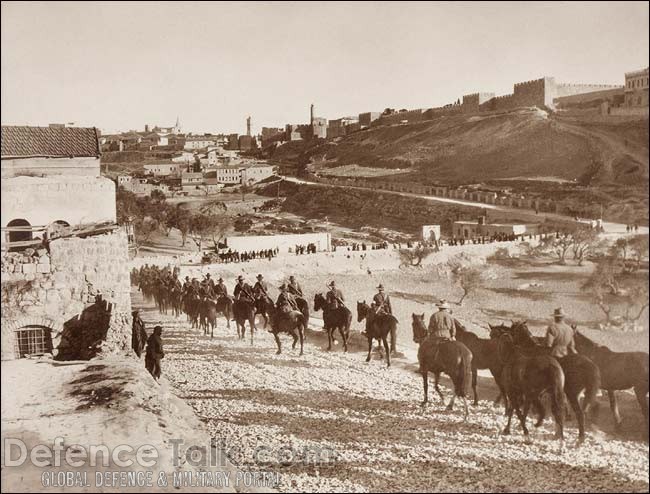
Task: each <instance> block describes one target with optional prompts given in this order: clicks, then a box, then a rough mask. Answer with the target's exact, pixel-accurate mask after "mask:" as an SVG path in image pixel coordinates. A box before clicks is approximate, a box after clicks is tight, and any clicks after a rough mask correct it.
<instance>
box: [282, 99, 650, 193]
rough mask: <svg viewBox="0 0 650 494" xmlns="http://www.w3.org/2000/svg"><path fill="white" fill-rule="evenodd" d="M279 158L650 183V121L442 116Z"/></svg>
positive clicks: (475, 174)
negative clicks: (649, 180)
mask: <svg viewBox="0 0 650 494" xmlns="http://www.w3.org/2000/svg"><path fill="white" fill-rule="evenodd" d="M273 158H274V159H275V160H278V161H281V162H285V163H290V164H296V165H297V164H304V163H308V162H312V163H314V164H315V165H316V167H321V166H325V167H333V166H340V165H350V164H357V165H361V166H368V167H370V166H372V167H384V168H402V169H404V168H408V169H410V170H411V171H412V173H408V174H401V175H395V176H394V177H393V180H409V181H412V180H413V179H414V174H416V175H417V178H418V180H423V181H429V182H447V183H471V182H476V181H484V180H489V179H495V178H512V177H541V176H554V177H559V178H563V179H568V180H573V179H577V180H578V181H581V182H582V183H591V184H596V183H601V184H602V183H612V182H614V183H618V184H630V185H631V184H639V183H642V182H647V180H648V120H647V119H645V120H634V121H616V122H609V121H607V122H606V121H603V120H602V119H600V118H598V117H597V116H596V115H595V110H594V115H584V114H580V115H577V116H576V115H572V114H571V113H570V112H567V113H564V114H557V115H556V114H550V115H549V114H547V113H546V112H544V111H542V110H538V109H522V110H519V111H515V112H510V113H505V114H498V115H488V116H471V117H470V116H456V117H443V118H439V119H437V120H433V121H427V122H419V123H414V124H408V125H393V126H389V127H376V128H371V129H367V130H364V131H362V132H357V133H355V134H352V135H350V136H348V137H345V138H342V139H340V140H338V141H334V142H328V143H323V142H322V141H321V142H320V143H319V144H318V145H314V144H310V143H302V145H300V144H298V143H289V144H286V145H284V146H280V147H279V148H278V149H277V150H276V152H275V154H274V156H273Z"/></svg>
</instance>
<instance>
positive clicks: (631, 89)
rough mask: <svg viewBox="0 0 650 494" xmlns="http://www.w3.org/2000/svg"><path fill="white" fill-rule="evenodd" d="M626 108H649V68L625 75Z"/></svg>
mask: <svg viewBox="0 0 650 494" xmlns="http://www.w3.org/2000/svg"><path fill="white" fill-rule="evenodd" d="M624 105H625V106H628V107H643V106H646V107H647V106H648V67H646V68H645V69H642V70H635V71H634V72H626V73H625V102H624Z"/></svg>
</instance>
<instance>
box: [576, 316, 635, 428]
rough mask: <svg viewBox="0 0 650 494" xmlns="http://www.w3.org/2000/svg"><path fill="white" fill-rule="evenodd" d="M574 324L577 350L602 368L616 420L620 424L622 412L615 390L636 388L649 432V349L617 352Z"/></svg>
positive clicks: (604, 384) (604, 386)
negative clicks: (619, 409) (598, 342)
mask: <svg viewBox="0 0 650 494" xmlns="http://www.w3.org/2000/svg"><path fill="white" fill-rule="evenodd" d="M572 327H573V334H574V338H575V343H576V350H578V353H580V354H582V355H585V356H587V357H589V358H590V359H591V360H593V362H594V363H595V364H596V365H597V366H598V368H599V369H600V374H601V376H602V383H601V388H602V389H604V390H606V391H607V396H608V397H609V405H610V408H611V409H612V414H613V415H614V424H615V426H616V428H617V429H620V427H621V415H620V414H619V412H618V403H617V402H616V394H615V393H616V390H619V389H630V388H634V394H635V395H636V399H637V401H638V402H639V406H640V407H641V412H642V413H643V417H644V423H645V427H646V433H647V432H648V402H647V401H646V395H647V394H648V354H647V353H646V352H614V351H612V350H610V349H609V348H607V347H606V346H601V345H598V344H596V343H595V342H594V341H592V340H590V339H589V338H587V337H586V336H585V335H583V334H582V333H581V332H580V331H578V330H577V329H576V327H575V326H572Z"/></svg>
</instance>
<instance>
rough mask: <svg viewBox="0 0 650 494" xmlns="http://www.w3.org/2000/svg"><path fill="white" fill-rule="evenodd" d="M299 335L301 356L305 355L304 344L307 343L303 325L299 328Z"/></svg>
mask: <svg viewBox="0 0 650 494" xmlns="http://www.w3.org/2000/svg"><path fill="white" fill-rule="evenodd" d="M298 335H300V355H302V354H303V344H304V342H305V327H304V326H303V325H302V324H301V325H300V327H299V328H298Z"/></svg>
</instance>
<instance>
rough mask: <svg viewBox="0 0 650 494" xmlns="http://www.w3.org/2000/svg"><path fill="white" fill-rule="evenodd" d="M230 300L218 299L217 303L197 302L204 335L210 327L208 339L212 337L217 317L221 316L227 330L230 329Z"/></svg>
mask: <svg viewBox="0 0 650 494" xmlns="http://www.w3.org/2000/svg"><path fill="white" fill-rule="evenodd" d="M232 305H233V303H232V300H231V299H230V297H227V296H226V297H219V298H218V299H217V301H216V302H215V301H214V300H210V299H205V300H202V301H201V302H199V317H200V319H201V326H202V327H203V331H204V334H206V335H207V334H208V326H210V330H211V332H210V337H211V338H213V337H214V328H215V327H216V326H217V316H218V315H219V314H223V316H224V317H225V318H226V325H227V328H228V329H230V319H232Z"/></svg>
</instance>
